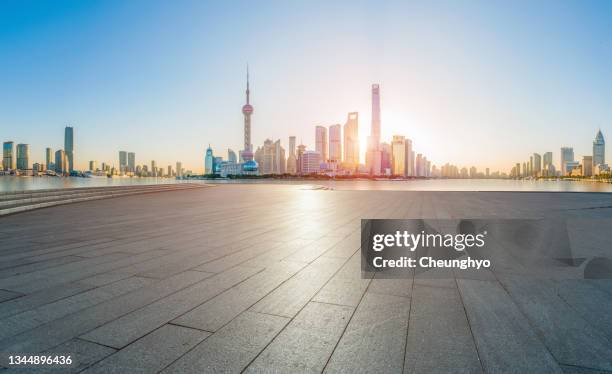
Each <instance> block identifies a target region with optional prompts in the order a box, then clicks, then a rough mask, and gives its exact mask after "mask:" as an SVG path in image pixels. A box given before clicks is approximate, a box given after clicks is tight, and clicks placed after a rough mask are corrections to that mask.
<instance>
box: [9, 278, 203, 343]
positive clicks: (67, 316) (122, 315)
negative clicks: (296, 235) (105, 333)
mask: <svg viewBox="0 0 612 374" xmlns="http://www.w3.org/2000/svg"><path fill="white" fill-rule="evenodd" d="M206 279H208V278H205V279H202V280H200V281H198V282H195V283H192V284H189V285H187V286H185V287H182V288H180V289H178V290H176V291H174V292H173V293H172V294H174V293H176V292H179V291H182V290H184V289H185V288H188V287H191V286H193V285H195V284H197V283H200V282H202V281H204V280H206ZM155 284H157V283H155ZM144 287H147V286H144ZM141 288H142V287H141ZM140 290H141V289H137V290H134V291H131V292H128V293H125V294H121V295H118V296H116V297H113V298H111V299H109V300H106V301H105V303H108V302H110V301H113V300H115V299H117V298H119V297H124V296H125V295H129V294H131V293H133V292H137V291H140ZM167 296H169V295H167ZM167 296H165V297H167ZM165 297H160V298H157V299H154V300H152V301H151V302H149V303H146V304H145V305H142V306H141V307H138V308H136V309H133V310H130V311H129V312H126V313H123V314H121V315H119V316H117V317H116V318H114V319H113V320H111V321H108V322H105V323H102V324H99V325H96V326H94V327H92V328H89V329H87V330H85V331H82V332H80V333H79V334H78V335H74V336H72V337H70V338H68V339H67V340H62V341H61V342H60V343H59V344H56V345H55V346H53V347H50V348H54V347H56V346H58V345H61V344H63V343H65V342H67V341H69V340H70V339H73V338H76V337H80V336H83V335H86V334H88V333H89V332H91V331H93V330H95V329H97V328H100V327H102V326H104V325H107V324H109V323H111V322H113V321H115V320H117V319H119V318H122V317H124V316H125V315H128V314H130V313H133V312H135V311H137V310H140V309H143V308H145V307H147V306H149V305H151V304H153V303H155V302H157V301H159V300H161V299H163V298H165ZM101 304H102V303H100V304H96V305H93V306H89V307H87V308H85V309H81V310H78V311H75V312H72V313H69V314H67V315H65V316H63V317H62V318H69V317H70V316H73V315H75V314H78V313H86V312H88V311H89V310H90V309H92V308H96V307H98V306H99V305H101ZM58 320H59V319H55V320H53V321H50V322H46V323H44V324H42V325H39V326H37V327H35V328H34V329H40V328H42V327H43V326H47V325H50V324H53V323H55V322H57V321H58ZM34 329H30V330H26V331H24V332H22V333H19V334H18V335H15V337H16V336H20V335H23V334H26V333H28V332H30V331H32V330H34ZM3 341H4V340H3ZM50 348H49V349H50Z"/></svg>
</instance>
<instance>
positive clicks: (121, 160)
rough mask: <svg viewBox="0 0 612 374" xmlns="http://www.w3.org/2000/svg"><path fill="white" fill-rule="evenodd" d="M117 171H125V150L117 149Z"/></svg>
mask: <svg viewBox="0 0 612 374" xmlns="http://www.w3.org/2000/svg"><path fill="white" fill-rule="evenodd" d="M119 171H120V172H122V173H124V172H126V171H127V152H126V151H119Z"/></svg>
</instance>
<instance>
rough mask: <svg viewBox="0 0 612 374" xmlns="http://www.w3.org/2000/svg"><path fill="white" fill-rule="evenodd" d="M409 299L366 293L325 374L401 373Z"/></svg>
mask: <svg viewBox="0 0 612 374" xmlns="http://www.w3.org/2000/svg"><path fill="white" fill-rule="evenodd" d="M409 312H410V298H406V297H400V296H392V295H383V294H375V293H370V292H366V294H365V295H364V297H363V300H362V301H361V303H360V304H359V306H358V307H357V310H356V311H355V315H354V316H353V317H352V318H351V321H350V323H349V324H348V326H347V328H346V332H345V333H344V335H343V336H342V339H340V342H339V343H338V346H337V347H336V349H335V351H334V354H333V355H332V356H331V359H330V360H329V363H328V365H327V367H326V368H325V372H328V373H341V372H361V373H398V372H399V373H401V372H402V368H403V366H404V354H405V346H406V334H407V332H408V316H409Z"/></svg>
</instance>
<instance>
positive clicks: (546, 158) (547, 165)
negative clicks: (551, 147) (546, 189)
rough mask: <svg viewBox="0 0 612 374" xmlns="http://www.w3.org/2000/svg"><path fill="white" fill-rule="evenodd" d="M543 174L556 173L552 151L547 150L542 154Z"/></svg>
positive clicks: (551, 174) (550, 174)
mask: <svg viewBox="0 0 612 374" xmlns="http://www.w3.org/2000/svg"><path fill="white" fill-rule="evenodd" d="M542 164H543V165H542V174H543V175H546V176H553V175H554V173H555V167H554V165H553V154H552V152H546V153H544V155H543V156H542Z"/></svg>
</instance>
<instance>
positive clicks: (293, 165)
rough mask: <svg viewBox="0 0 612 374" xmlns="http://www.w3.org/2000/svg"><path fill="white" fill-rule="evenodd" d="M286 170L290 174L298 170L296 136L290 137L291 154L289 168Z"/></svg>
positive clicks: (288, 161) (288, 158)
mask: <svg viewBox="0 0 612 374" xmlns="http://www.w3.org/2000/svg"><path fill="white" fill-rule="evenodd" d="M285 172H286V173H289V174H296V173H297V172H298V168H297V156H296V154H295V136H290V137H289V156H287V168H286V169H285Z"/></svg>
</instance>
